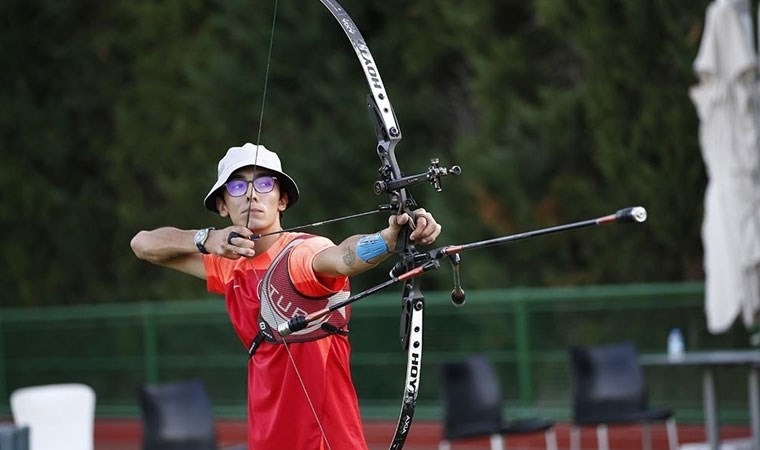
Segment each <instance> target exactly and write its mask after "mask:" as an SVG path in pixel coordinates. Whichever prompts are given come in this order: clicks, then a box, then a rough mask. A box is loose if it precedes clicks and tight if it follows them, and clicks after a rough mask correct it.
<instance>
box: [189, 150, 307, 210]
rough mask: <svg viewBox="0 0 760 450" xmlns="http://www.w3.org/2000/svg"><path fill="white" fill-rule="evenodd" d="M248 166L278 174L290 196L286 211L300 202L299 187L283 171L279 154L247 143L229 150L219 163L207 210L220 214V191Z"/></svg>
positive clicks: (207, 196)
mask: <svg viewBox="0 0 760 450" xmlns="http://www.w3.org/2000/svg"><path fill="white" fill-rule="evenodd" d="M246 166H256V167H261V168H262V169H267V170H271V171H272V172H275V173H276V176H277V181H279V182H280V187H281V189H283V190H284V191H285V192H286V193H287V194H288V206H287V207H286V209H287V208H290V207H291V206H293V205H294V204H295V203H296V202H297V201H298V185H296V182H295V181H293V179H292V178H291V177H290V176H289V175H288V174H286V173H285V172H283V171H282V163H280V158H279V157H278V156H277V154H276V153H274V152H272V151H269V150H268V149H267V148H266V147H264V146H263V145H258V146H256V145H253V144H251V143H247V144H245V145H243V146H242V147H232V148H230V149H229V150H227V154H226V155H224V158H222V159H221V160H220V161H219V167H218V172H217V178H216V183H214V187H212V188H211V190H210V191H209V192H208V195H206V198H205V199H204V200H203V204H204V205H205V206H206V209H208V210H210V211H213V212H215V213H217V212H219V211H218V210H217V209H216V197H217V195H219V190H220V189H222V187H223V185H224V183H226V182H227V180H229V178H230V175H232V173H233V172H235V171H236V170H238V169H240V168H241V167H246Z"/></svg>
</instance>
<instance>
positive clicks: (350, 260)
mask: <svg viewBox="0 0 760 450" xmlns="http://www.w3.org/2000/svg"><path fill="white" fill-rule="evenodd" d="M343 264H345V265H346V266H348V267H353V266H354V264H356V253H354V251H353V250H351V249H350V248H349V249H347V250H346V254H345V255H343Z"/></svg>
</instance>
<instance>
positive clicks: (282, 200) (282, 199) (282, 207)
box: [277, 192, 290, 212]
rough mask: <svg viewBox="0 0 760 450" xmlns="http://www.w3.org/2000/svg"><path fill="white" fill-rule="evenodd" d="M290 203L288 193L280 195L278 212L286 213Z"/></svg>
mask: <svg viewBox="0 0 760 450" xmlns="http://www.w3.org/2000/svg"><path fill="white" fill-rule="evenodd" d="M289 201H290V198H289V197H288V194H287V193H286V192H283V193H282V194H280V201H279V202H277V210H278V211H280V212H282V211H285V209H286V208H287V207H288V202H289Z"/></svg>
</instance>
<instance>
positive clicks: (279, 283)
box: [131, 144, 441, 450]
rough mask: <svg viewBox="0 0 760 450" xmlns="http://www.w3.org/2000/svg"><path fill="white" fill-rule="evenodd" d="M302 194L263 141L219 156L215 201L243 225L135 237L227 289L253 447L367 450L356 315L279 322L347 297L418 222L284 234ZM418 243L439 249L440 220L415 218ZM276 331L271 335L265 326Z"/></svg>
mask: <svg viewBox="0 0 760 450" xmlns="http://www.w3.org/2000/svg"><path fill="white" fill-rule="evenodd" d="M298 197H299V191H298V186H297V185H296V183H295V181H294V180H293V179H292V178H291V177H290V176H289V175H287V174H286V173H285V172H283V170H282V165H281V163H280V159H279V157H278V156H277V155H276V154H275V153H273V152H271V151H269V150H267V149H266V148H265V147H263V146H255V145H252V144H245V145H244V146H242V147H232V148H230V149H229V150H228V151H227V154H226V155H225V156H224V158H222V159H221V161H219V167H218V176H217V180H216V183H214V185H213V187H212V188H211V190H210V191H209V193H208V195H207V196H206V199H205V201H204V204H205V206H206V208H207V209H209V210H211V211H213V212H215V213H218V214H219V215H221V216H222V217H228V218H229V219H230V221H231V222H232V225H231V226H229V227H227V228H224V229H221V230H215V229H213V228H206V229H202V230H180V229H177V228H171V227H164V228H158V229H155V230H152V231H140V232H139V233H137V235H136V236H135V237H134V238H133V239H132V242H131V245H132V250H133V251H134V252H135V254H136V255H137V257H139V258H141V259H144V260H146V261H149V262H151V263H154V264H159V265H162V266H166V267H169V268H172V269H175V270H179V271H181V272H185V273H187V274H190V275H194V276H196V277H198V278H201V279H205V280H206V284H207V288H208V290H209V291H211V292H216V293H220V294H224V296H225V299H226V303H227V311H228V314H229V317H230V320H231V322H232V324H233V326H234V328H235V331H236V332H237V335H238V337H239V338H240V340H241V342H242V343H243V346H244V347H245V349H246V350H248V351H249V354H251V358H250V359H249V363H248V440H249V448H250V449H251V450H254V449H255V450H282V449H288V450H343V449H345V450H349V449H350V450H356V449H366V448H367V444H366V442H365V439H364V434H363V431H362V426H361V418H360V415H359V408H358V401H357V397H356V392H355V389H354V387H353V382H352V380H351V372H350V366H349V353H350V346H349V343H348V338H347V336H346V335H347V329H346V325H347V322H348V319H349V316H350V312H349V308H348V307H344V308H341V309H339V310H337V311H335V312H333V313H332V314H330V315H329V316H327V317H326V318H325V319H324V320H323V321H322V322H321V323H316V324H314V326H309V327H307V328H306V329H305V330H303V331H301V332H298V333H294V334H293V335H290V336H288V337H287V338H286V339H287V340H286V341H285V343H282V340H283V337H282V336H280V335H279V333H277V332H276V331H275V330H276V327H277V324H278V323H282V322H284V321H286V320H287V319H289V318H290V317H293V316H295V315H305V314H306V313H309V312H312V311H317V310H320V309H322V308H324V307H325V306H326V305H328V304H331V302H332V303H334V302H336V301H340V300H342V299H345V298H347V297H348V296H349V295H350V294H349V282H348V278H349V277H351V276H353V275H357V274H360V273H362V272H364V271H366V270H369V269H371V268H373V267H375V266H376V265H377V263H379V262H381V261H383V260H384V259H386V258H387V257H388V256H389V254H390V253H391V251H392V249H394V248H395V246H396V239H397V237H398V235H399V232H400V231H401V230H402V228H403V227H404V225H405V224H406V223H407V222H408V221H409V220H410V217H409V216H408V215H406V214H402V215H398V216H391V217H390V218H389V219H388V226H387V227H386V228H384V229H383V230H381V231H380V232H378V233H375V234H371V235H355V236H351V237H349V238H347V239H346V240H344V241H343V242H341V243H340V244H338V245H335V244H334V243H332V242H331V241H330V240H329V239H327V238H324V237H320V236H314V235H308V234H302V233H279V234H268V233H273V232H277V231H280V230H281V229H282V227H281V224H280V220H281V215H282V213H283V212H284V211H285V210H286V209H288V208H290V207H291V206H293V205H294V204H295V203H296V202H297V201H298ZM415 216H416V221H415V222H416V223H415V228H414V231H413V232H412V233H411V235H410V238H411V239H412V240H413V241H415V243H417V244H423V245H426V244H430V243H432V242H433V241H434V240H435V239H436V238H437V237H438V235H439V234H440V232H441V226H440V225H438V224H437V223H436V221H435V219H434V218H433V216H432V215H431V214H429V213H428V212H426V211H425V210H423V209H418V210H416V211H415ZM261 329H264V330H267V331H268V332H269V333H270V334H271V335H272V336H270V338H269V339H265V335H264V334H263V333H260V330H261Z"/></svg>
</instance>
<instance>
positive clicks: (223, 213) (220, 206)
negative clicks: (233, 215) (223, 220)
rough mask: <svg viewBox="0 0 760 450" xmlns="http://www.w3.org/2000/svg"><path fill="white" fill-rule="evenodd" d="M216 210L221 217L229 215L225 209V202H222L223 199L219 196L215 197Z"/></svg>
mask: <svg viewBox="0 0 760 450" xmlns="http://www.w3.org/2000/svg"><path fill="white" fill-rule="evenodd" d="M216 210H217V211H219V215H220V216H222V217H227V216H229V215H230V211H229V210H228V209H227V204H226V203H224V199H223V198H222V197H221V196H218V197H216Z"/></svg>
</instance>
